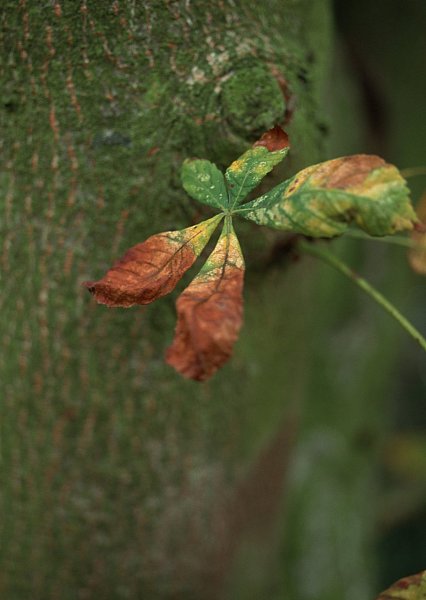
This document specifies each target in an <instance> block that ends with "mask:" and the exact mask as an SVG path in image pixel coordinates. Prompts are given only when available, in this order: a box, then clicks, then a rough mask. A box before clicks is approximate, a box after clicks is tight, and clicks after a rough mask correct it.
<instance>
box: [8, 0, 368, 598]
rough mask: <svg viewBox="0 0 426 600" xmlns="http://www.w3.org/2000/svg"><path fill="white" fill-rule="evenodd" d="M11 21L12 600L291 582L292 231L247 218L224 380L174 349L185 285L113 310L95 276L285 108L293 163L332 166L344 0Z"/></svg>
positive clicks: (192, 217)
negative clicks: (335, 32) (286, 578)
mask: <svg viewBox="0 0 426 600" xmlns="http://www.w3.org/2000/svg"><path fill="white" fill-rule="evenodd" d="M1 21H2V23H1V26H2V30H3V41H2V67H1V88H2V99H1V106H0V110H1V118H2V150H3V153H4V162H3V168H2V171H1V173H0V177H1V190H2V192H1V193H2V200H1V203H0V211H1V229H2V231H1V234H2V235H1V243H2V248H1V253H0V259H1V270H2V274H3V283H2V297H1V311H0V315H1V316H0V339H1V344H2V348H3V351H2V355H1V358H0V370H1V371H0V380H1V381H2V388H3V403H2V412H3V414H2V425H1V427H2V448H3V467H2V478H3V484H2V540H7V543H6V544H4V547H3V550H2V553H3V556H2V577H1V582H0V590H1V595H2V597H4V598H5V599H6V598H7V599H8V600H12V599H15V598H16V599H17V600H21V599H22V600H23V599H25V598H29V597H31V598H34V599H40V600H41V599H43V600H46V599H49V598H52V599H59V598H60V599H61V600H68V599H69V600H71V599H72V600H75V598H79V599H86V598H87V599H89V598H99V599H101V598H105V599H106V598H111V599H118V598H123V599H124V598H150V599H151V598H153V599H155V598H184V599H185V600H188V599H190V598H198V599H199V598H210V597H211V598H222V597H223V598H225V597H227V594H230V597H233V598H246V597H247V598H249V597H252V596H250V595H249V593H250V589H252V590H254V591H255V592H256V590H258V593H259V594H260V595H258V596H257V597H258V598H260V597H270V598H272V597H274V598H275V597H276V598H281V597H283V598H284V597H288V596H286V595H285V594H284V595H282V588H281V569H280V567H279V566H278V565H279V562H278V561H279V558H278V552H277V548H279V547H280V543H281V542H280V540H281V539H282V535H281V534H280V533H276V531H277V530H278V529H280V528H279V527H278V525H279V524H280V523H281V522H282V520H283V515H284V511H283V494H282V490H283V483H284V477H285V473H286V465H287V461H288V456H289V451H290V447H291V445H292V441H293V439H294V431H295V428H296V424H297V420H298V419H297V416H295V415H297V414H298V413H299V411H300V406H301V405H302V403H303V399H304V398H308V397H309V395H310V394H311V395H312V387H310V385H311V384H310V377H311V375H308V373H310V372H311V371H310V369H311V367H312V357H313V356H314V355H315V353H314V351H313V347H312V346H311V342H310V340H311V338H312V331H313V330H315V324H316V323H317V322H318V318H319V314H320V313H315V311H314V304H315V303H314V302H313V300H312V299H313V297H314V286H315V285H316V283H317V281H316V280H315V273H314V271H312V267H311V265H310V263H309V262H307V263H305V264H303V265H299V266H297V267H292V269H289V270H285V269H284V268H283V267H282V266H281V267H280V268H276V266H275V265H276V263H275V262H274V257H275V254H274V251H273V250H272V248H273V246H274V243H275V240H276V237H275V235H274V234H269V233H266V232H264V231H263V230H261V229H260V228H256V229H254V228H252V227H251V226H250V224H247V223H246V224H243V225H242V226H240V228H239V234H240V236H241V240H242V243H243V252H244V254H245V258H246V263H247V265H248V273H247V286H246V291H245V296H246V298H245V300H246V311H245V325H244V329H243V334H242V337H241V340H240V341H239V343H238V344H237V348H236V351H235V356H234V358H233V360H232V361H231V363H230V364H229V365H227V366H226V367H225V368H224V369H223V371H221V372H220V373H218V374H217V375H216V376H215V378H214V379H213V380H212V381H211V382H209V383H207V384H196V383H193V382H188V381H185V380H183V379H182V378H181V377H179V376H178V375H177V374H176V373H175V372H174V371H173V370H172V369H171V368H170V367H168V366H167V365H165V363H164V360H163V353H164V350H165V348H166V346H167V345H168V344H169V343H170V341H171V339H172V336H173V329H174V325H175V319H176V316H175V308H174V303H173V302H174V296H171V297H167V298H164V299H162V300H160V301H159V302H158V303H156V304H155V305H152V306H150V307H147V308H140V307H138V308H131V309H127V310H125V309H114V310H112V309H108V308H107V307H101V306H98V305H97V304H96V303H95V302H94V301H93V299H92V298H91V297H90V295H89V294H88V293H87V291H86V290H84V289H83V288H82V287H81V283H82V282H83V281H85V280H89V279H96V278H98V277H99V276H101V275H102V274H103V273H104V272H105V270H106V269H107V268H108V267H109V265H110V264H112V262H113V261H114V260H115V259H117V258H118V257H119V256H121V255H122V254H123V252H124V251H125V250H126V249H127V248H129V247H131V246H132V245H134V244H137V243H139V242H141V241H142V240H144V239H146V238H147V237H149V236H150V235H152V234H154V233H157V232H158V231H169V230H173V229H180V228H183V227H186V226H189V225H191V224H194V223H195V222H197V221H198V220H199V219H200V218H201V217H205V216H209V215H210V213H209V210H208V209H207V208H202V207H200V205H196V204H195V203H194V202H193V201H191V200H190V199H189V198H188V197H187V195H186V194H185V193H184V191H183V189H182V188H181V185H180V181H179V168H180V164H181V162H182V160H183V159H184V158H186V157H188V156H198V157H202V158H208V159H210V160H214V161H216V162H217V163H218V164H219V165H221V166H226V165H227V164H229V162H230V161H231V160H233V159H234V158H235V157H236V156H237V155H238V154H239V153H241V152H242V151H244V149H245V148H247V147H248V145H249V144H250V143H252V142H253V141H254V140H255V139H256V138H257V137H258V136H259V134H260V133H262V132H263V131H264V130H266V129H268V128H270V127H272V126H273V125H274V124H275V123H277V122H280V123H282V124H285V126H286V129H288V131H289V134H290V139H291V142H292V147H293V150H292V152H291V155H290V157H289V159H288V160H287V161H286V163H287V166H286V167H284V168H285V169H287V171H286V173H290V172H291V173H293V172H294V171H295V170H296V169H297V168H299V167H302V166H305V165H307V164H309V163H312V162H315V161H316V160H320V159H322V158H324V152H325V146H324V124H323V120H324V104H323V100H322V98H323V96H322V94H323V88H324V81H325V73H326V69H327V61H328V55H327V49H328V45H329V41H330V29H329V25H330V24H329V6H328V2H327V1H325V0H324V1H323V0H317V1H311V2H310V1H302V0H280V1H278V0H276V1H275V0H268V1H265V2H262V3H255V2H246V1H243V0H240V1H233V0H213V1H210V0H209V1H208V2H207V1H206V2H204V1H203V2H190V1H189V0H185V1H184V0H178V1H159V0H147V1H146V2H136V1H134V0H115V1H113V2H112V1H110V0H108V1H105V2H104V1H102V2H101V1H94V0H60V1H55V0H52V1H49V2H43V3H41V2H35V1H32V0H19V2H17V1H11V0H4V2H3V3H2V8H1ZM283 173H284V172H282V173H281V174H283ZM272 183H273V180H271V179H270V180H269V182H268V185H269V184H272ZM271 265H273V266H272V267H271ZM327 277H328V278H327ZM333 277H334V276H325V277H324V278H323V279H322V285H323V286H325V287H323V288H322V289H323V293H322V295H321V293H320V294H319V297H320V299H321V302H322V308H321V306H320V307H319V310H320V311H321V310H322V311H323V312H322V317H321V318H323V319H324V323H326V322H328V321H330V320H332V319H333V318H334V315H333V314H331V311H330V308H329V306H330V302H329V296H328V294H329V293H331V292H330V290H333V289H334V288H333V286H334V278H333ZM182 287H183V286H182ZM315 356H317V355H315ZM253 540H254V541H253ZM245 548H246V549H247V548H248V549H247V550H245ZM357 548H358V549H359V546H357ZM247 582H248V583H247ZM256 593H257V592H256ZM265 593H266V594H269V595H268V596H265V595H264V594H265ZM330 597H331V596H330Z"/></svg>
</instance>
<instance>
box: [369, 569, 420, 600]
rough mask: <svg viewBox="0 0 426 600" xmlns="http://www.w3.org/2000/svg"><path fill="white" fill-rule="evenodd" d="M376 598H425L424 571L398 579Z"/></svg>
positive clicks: (401, 599) (410, 599) (416, 599)
mask: <svg viewBox="0 0 426 600" xmlns="http://www.w3.org/2000/svg"><path fill="white" fill-rule="evenodd" d="M377 600H426V571H422V572H421V573H417V574H416V575H410V576H409V577H404V578H403V579H400V580H399V581H397V582H396V583H394V584H393V585H391V587H390V588H388V589H387V590H385V591H384V592H382V593H381V594H380V596H379V597H378V598H377Z"/></svg>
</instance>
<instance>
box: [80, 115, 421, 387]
mask: <svg viewBox="0 0 426 600" xmlns="http://www.w3.org/2000/svg"><path fill="white" fill-rule="evenodd" d="M288 152H289V141H288V137H287V135H286V133H285V132H284V131H283V130H282V129H281V128H280V127H278V126H276V127H274V128H273V129H271V130H270V131H268V132H266V133H265V134H264V135H263V136H262V137H261V138H260V140H259V141H258V142H256V143H255V144H254V145H253V147H252V148H250V149H249V150H247V151H246V152H245V153H244V154H243V155H242V156H240V157H239V158H238V159H237V160H235V161H234V162H233V163H232V164H231V165H230V166H229V167H228V168H227V170H226V171H225V173H222V172H221V171H220V170H219V169H218V168H217V166H216V165H215V164H213V163H212V162H210V161H208V160H204V159H188V160H186V161H185V162H184V163H183V166H182V172H181V176H182V184H183V187H184V189H185V191H186V192H187V193H188V194H189V195H190V196H191V197H192V198H194V199H195V200H197V201H198V202H201V203H202V204H205V205H207V206H209V207H210V208H213V209H215V210H217V211H218V214H217V215H216V216H215V217H212V218H210V219H208V220H207V221H203V222H201V223H199V224H198V225H195V226H193V227H188V228H186V229H183V230H180V231H170V232H164V233H160V234H157V235H153V236H151V237H150V238H148V240H146V241H145V242H143V243H141V244H137V245H136V246H134V247H133V248H131V249H130V250H128V252H127V253H126V254H125V255H124V256H123V257H122V258H121V259H120V260H119V261H117V262H116V263H115V265H113V267H112V268H111V269H109V271H108V272H107V273H106V274H105V276H104V277H103V278H102V279H100V280H99V281H95V282H86V284H85V285H86V287H87V288H88V289H89V291H90V292H92V293H93V295H94V296H95V298H96V299H97V301H98V302H99V303H102V304H106V305H108V306H124V307H127V306H132V305H133V304H147V303H149V302H152V301H154V300H156V299H158V298H160V297H161V296H164V295H165V294H167V293H169V292H170V291H171V290H172V289H174V287H175V286H176V284H177V282H178V281H179V280H180V279H181V277H182V276H183V274H184V273H185V272H186V271H187V270H188V269H189V268H190V267H191V266H192V265H193V263H194V262H195V260H196V259H197V257H198V256H199V255H200V253H201V251H202V250H203V248H204V247H205V245H206V244H207V242H208V240H209V238H210V236H211V235H212V233H213V232H214V230H215V229H216V227H217V226H218V224H219V222H220V221H222V220H224V225H223V230H222V233H221V235H220V237H219V240H218V242H217V244H216V246H215V248H214V250H213V252H212V253H211V255H210V257H209V258H208V259H207V261H206V263H205V264H204V266H203V267H202V268H201V271H200V272H199V274H198V275H197V276H196V277H195V279H194V280H193V281H192V282H191V284H190V285H189V286H188V287H187V288H186V289H185V290H184V291H183V292H182V294H181V295H180V296H179V298H178V300H177V304H176V306H177V314H178V322H177V326H176V332H175V338H174V340H173V343H172V345H171V346H170V347H169V349H168V350H167V352H166V361H167V362H168V363H169V364H170V365H172V366H173V367H174V368H175V369H176V370H177V371H178V372H180V373H181V374H182V375H184V376H185V377H188V378H191V379H195V380H198V381H203V380H206V379H208V378H209V377H211V375H213V374H214V373H215V372H216V371H217V369H218V368H220V367H221V366H222V365H223V364H224V363H225V362H226V361H227V360H228V359H229V357H230V356H231V354H232V349H233V345H234V343H235V341H236V340H237V338H238V333H239V330H240V328H241V325H242V313H243V295H242V291H243V278H244V260H243V255H242V252H241V248H240V245H239V242H238V239H237V236H236V234H235V231H234V228H233V225H232V220H233V218H235V217H243V218H245V219H248V220H250V221H253V222H255V223H257V224H258V225H263V226H267V227H271V228H274V229H279V230H282V231H291V232H294V233H296V234H300V235H301V236H305V237H308V238H333V237H336V236H340V235H342V234H344V233H346V232H348V230H350V231H354V230H359V231H361V232H364V233H365V234H368V235H369V236H388V235H392V234H394V233H397V232H400V231H410V230H417V232H418V231H419V228H420V229H421V225H420V223H419V219H418V217H417V215H416V213H415V211H414V209H413V206H412V204H411V202H410V198H409V191H408V188H407V185H406V182H405V180H404V178H403V177H402V176H401V174H400V172H399V171H398V169H397V168H396V167H394V166H393V165H390V164H387V163H386V162H385V161H384V160H383V159H382V158H380V157H378V156H372V155H365V154H358V155H354V156H346V157H343V158H337V159H334V160H329V161H326V162H323V163H320V164H317V165H313V166H310V167H307V168H306V169H303V170H302V171H300V172H299V173H297V174H296V175H295V176H294V177H292V178H290V179H288V180H286V181H284V182H282V183H280V184H279V185H277V186H276V187H274V188H272V189H271V190H270V191H268V192H267V193H265V194H263V195H262V196H260V197H258V198H256V199H254V200H251V201H249V202H248V201H247V196H248V195H249V194H250V192H252V191H253V190H254V189H255V188H256V187H257V186H258V185H259V183H260V182H261V181H262V179H263V178H264V177H265V176H266V175H267V174H268V173H269V172H270V171H271V170H272V169H273V168H274V167H275V166H276V165H277V164H278V163H280V162H281V161H282V160H283V159H284V158H285V157H286V156H287V154H288ZM300 247H301V248H302V244H301V245H300ZM311 253H312V254H316V255H317V256H321V252H319V251H316V252H311ZM322 254H324V252H322ZM328 262H330V264H333V261H330V260H328ZM334 263H335V264H334V266H336V264H337V263H336V261H334ZM338 268H340V267H338ZM340 270H341V271H342V272H345V269H344V268H340ZM363 285H364V289H366V286H367V284H366V283H364V284H363ZM371 295H373V294H371ZM374 297H375V299H376V300H378V298H379V294H375V296H374ZM378 301H379V302H380V300H378ZM381 303H382V305H383V306H384V305H385V302H384V301H382V302H381ZM385 308H386V309H387V310H388V312H391V313H392V314H393V316H396V315H397V314H398V315H399V313H397V311H396V310H389V308H388V307H387V306H385ZM396 318H398V320H400V322H401V323H402V321H403V318H402V316H401V318H399V317H398V316H396ZM404 326H405V325H404ZM406 328H407V327H406Z"/></svg>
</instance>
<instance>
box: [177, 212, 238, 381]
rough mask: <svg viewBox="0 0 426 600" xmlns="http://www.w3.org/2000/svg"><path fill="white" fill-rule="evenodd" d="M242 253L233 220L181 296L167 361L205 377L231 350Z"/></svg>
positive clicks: (192, 375) (198, 377)
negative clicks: (232, 223) (233, 227)
mask: <svg viewBox="0 0 426 600" xmlns="http://www.w3.org/2000/svg"><path fill="white" fill-rule="evenodd" d="M243 279H244V259H243V255H242V253H241V248H240V245H239V243H238V239H237V237H236V235H235V233H234V230H233V229H232V226H231V224H230V222H226V223H225V226H224V229H223V231H222V234H221V236H220V238H219V240H218V242H217V245H216V247H215V249H214V250H213V252H212V254H211V255H210V257H209V258H208V259H207V262H206V263H205V265H204V266H203V268H202V269H201V271H200V273H199V274H198V275H197V277H196V278H195V279H194V280H193V281H192V283H191V284H190V285H189V286H188V287H187V288H186V289H185V290H184V291H183V292H182V294H181V295H180V296H179V298H178V300H177V303H176V307H177V313H178V322H177V326H176V331H175V337H174V340H173V343H172V345H171V346H170V347H169V348H168V350H167V353H166V362H167V363H168V364H169V365H171V366H173V367H174V368H175V369H176V370H177V371H178V372H179V373H181V374H182V375H183V376H184V377H187V378H189V379H195V380H197V381H204V380H206V379H208V378H209V377H211V376H212V375H213V374H214V373H215V372H216V371H217V370H218V369H219V368H220V367H221V366H222V365H223V364H224V363H225V362H226V361H227V360H228V359H229V358H230V356H231V354H232V349H233V346H234V343H235V342H236V340H237V337H238V333H239V330H240V328H241V325H242V315H243V297H242V292H243Z"/></svg>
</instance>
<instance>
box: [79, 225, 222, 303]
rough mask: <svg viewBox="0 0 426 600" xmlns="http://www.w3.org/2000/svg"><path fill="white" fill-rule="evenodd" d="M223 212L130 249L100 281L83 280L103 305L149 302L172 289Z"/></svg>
mask: <svg viewBox="0 0 426 600" xmlns="http://www.w3.org/2000/svg"><path fill="white" fill-rule="evenodd" d="M222 217H223V215H216V216H215V217H212V218H211V219H208V220H207V221H203V222H202V223H198V225H194V226H193V227H188V228H186V229H181V230H179V231H166V232H164V233H158V234H157V235H153V236H151V237H150V238H148V239H147V240H146V241H145V242H142V243H141V244H136V246H133V248H130V250H128V251H127V252H126V254H125V255H124V256H123V257H122V258H120V260H118V261H117V262H116V263H115V264H114V266H113V267H112V268H111V269H109V271H107V273H106V274H105V275H104V277H102V279H100V280H99V281H86V282H85V283H83V285H84V286H85V287H87V289H88V290H89V292H91V293H92V294H93V295H94V296H95V298H96V300H97V302H99V304H106V305H107V306H113V307H117V306H122V307H129V306H133V305H134V304H149V303H150V302H153V301H154V300H157V298H161V297H162V296H165V295H166V294H168V293H169V292H171V291H172V290H173V289H174V287H175V286H176V284H177V282H178V281H179V280H180V279H181V277H182V276H183V274H184V273H185V272H186V271H187V270H188V269H189V268H190V267H191V266H192V265H193V264H194V262H195V260H196V258H197V257H198V256H199V255H200V253H201V251H202V250H203V248H204V247H205V245H206V244H207V242H208V241H209V239H210V236H211V234H212V233H213V231H214V230H215V229H216V227H217V225H218V223H219V221H220V220H221V219H222Z"/></svg>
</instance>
